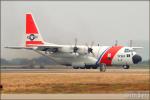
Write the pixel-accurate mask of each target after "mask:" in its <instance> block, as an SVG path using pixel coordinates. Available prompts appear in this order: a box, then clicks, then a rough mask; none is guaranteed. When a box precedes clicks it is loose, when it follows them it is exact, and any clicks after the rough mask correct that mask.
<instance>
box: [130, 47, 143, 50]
mask: <svg viewBox="0 0 150 100" xmlns="http://www.w3.org/2000/svg"><path fill="white" fill-rule="evenodd" d="M131 48H132V49H134V50H137V49H143V47H131Z"/></svg>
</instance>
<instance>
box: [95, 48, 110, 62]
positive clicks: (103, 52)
mask: <svg viewBox="0 0 150 100" xmlns="http://www.w3.org/2000/svg"><path fill="white" fill-rule="evenodd" d="M109 48H110V47H108V48H107V49H106V50H104V51H103V53H102V54H101V55H100V56H99V58H98V60H97V62H96V64H98V63H99V61H100V59H101V58H102V56H103V55H104V54H105V52H106V51H107V50H108V49H109Z"/></svg>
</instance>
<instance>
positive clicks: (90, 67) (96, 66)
mask: <svg viewBox="0 0 150 100" xmlns="http://www.w3.org/2000/svg"><path fill="white" fill-rule="evenodd" d="M73 68H74V69H97V68H98V69H99V71H100V72H105V71H106V64H103V63H102V64H99V65H85V66H84V67H83V66H82V67H77V66H73Z"/></svg>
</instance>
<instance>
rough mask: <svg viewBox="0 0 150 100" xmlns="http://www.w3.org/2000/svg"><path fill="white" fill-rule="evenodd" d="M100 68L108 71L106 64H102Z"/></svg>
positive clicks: (101, 70) (102, 70)
mask: <svg viewBox="0 0 150 100" xmlns="http://www.w3.org/2000/svg"><path fill="white" fill-rule="evenodd" d="M99 69H100V72H105V71H106V64H101V65H100V67H99Z"/></svg>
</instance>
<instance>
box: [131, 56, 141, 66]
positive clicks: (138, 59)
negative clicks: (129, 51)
mask: <svg viewBox="0 0 150 100" xmlns="http://www.w3.org/2000/svg"><path fill="white" fill-rule="evenodd" d="M132 61H133V63H134V64H137V63H139V62H141V61H142V57H141V56H139V55H137V54H136V55H134V56H133V57H132Z"/></svg>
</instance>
